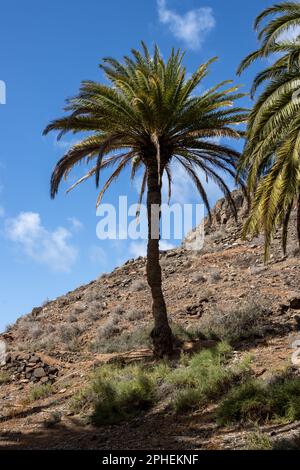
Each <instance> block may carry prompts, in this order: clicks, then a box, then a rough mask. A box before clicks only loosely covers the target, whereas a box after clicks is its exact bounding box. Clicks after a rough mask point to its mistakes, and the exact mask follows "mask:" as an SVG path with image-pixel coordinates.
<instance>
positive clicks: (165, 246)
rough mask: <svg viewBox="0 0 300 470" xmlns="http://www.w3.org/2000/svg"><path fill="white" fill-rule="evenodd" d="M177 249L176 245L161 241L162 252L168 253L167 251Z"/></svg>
mask: <svg viewBox="0 0 300 470" xmlns="http://www.w3.org/2000/svg"><path fill="white" fill-rule="evenodd" d="M173 248H175V245H172V243H169V242H168V241H166V240H160V242H159V249H160V250H162V251H167V250H172V249H173Z"/></svg>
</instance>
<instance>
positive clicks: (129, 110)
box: [44, 43, 247, 357]
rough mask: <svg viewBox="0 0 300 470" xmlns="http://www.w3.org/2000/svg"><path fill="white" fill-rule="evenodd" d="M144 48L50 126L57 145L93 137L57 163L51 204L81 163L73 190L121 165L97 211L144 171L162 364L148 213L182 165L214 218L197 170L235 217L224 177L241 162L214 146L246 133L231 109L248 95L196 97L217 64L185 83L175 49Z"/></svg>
mask: <svg viewBox="0 0 300 470" xmlns="http://www.w3.org/2000/svg"><path fill="white" fill-rule="evenodd" d="M142 48H143V52H142V53H141V52H139V51H137V50H132V57H127V56H126V57H124V62H123V63H121V62H119V61H117V60H115V59H112V58H106V59H104V61H103V63H102V64H101V65H100V67H101V68H102V69H103V70H104V72H105V75H106V78H107V79H108V80H109V81H110V86H109V85H103V84H100V83H95V82H92V81H86V82H83V83H82V85H81V88H80V91H79V94H78V95H77V96H75V97H74V98H72V99H69V100H67V106H66V108H65V110H66V111H67V113H68V115H67V116H65V117H62V118H61V119H56V120H54V121H53V122H51V123H50V124H49V125H48V126H47V127H46V129H45V131H44V134H47V133H48V132H50V131H53V130H54V131H59V136H58V138H60V137H61V136H62V135H63V134H65V133H66V132H73V133H77V132H88V133H89V135H88V136H87V137H85V138H83V139H82V140H81V141H80V142H79V143H77V144H75V145H73V146H72V147H71V148H70V150H69V151H68V152H67V153H66V154H65V155H64V156H63V157H62V158H61V160H59V162H58V163H57V165H56V167H55V169H54V171H53V174H52V179H51V197H52V198H54V197H55V195H56V194H57V191H58V187H59V184H60V182H61V180H62V178H63V177H66V176H67V175H68V174H69V172H70V170H71V169H72V168H73V167H74V166H75V165H76V164H78V163H79V162H83V161H84V162H86V163H88V164H89V163H91V167H90V169H89V171H88V172H87V174H86V175H85V176H84V177H83V178H80V180H79V181H77V182H76V183H75V184H74V185H73V186H72V188H71V189H73V188H74V187H75V186H76V185H77V184H79V183H81V182H83V181H84V180H86V179H88V178H90V177H93V176H95V179H96V185H97V186H98V184H99V175H100V173H101V171H102V170H103V169H105V168H108V167H112V166H113V165H115V166H116V168H115V169H114V171H113V172H112V174H111V176H110V177H109V178H108V180H107V181H106V183H105V184H104V185H103V188H102V190H101V191H100V193H99V196H98V199H97V205H99V204H100V203H101V200H102V197H103V195H104V193H105V191H106V190H107V189H108V188H109V186H110V185H111V183H112V182H113V181H114V180H115V179H116V178H117V177H118V176H119V175H120V173H121V172H122V170H123V169H125V168H126V167H127V166H128V165H131V168H132V169H131V177H132V178H134V177H135V175H136V174H137V172H138V170H139V169H140V170H142V171H143V177H142V185H141V193H140V197H139V202H141V201H142V198H143V195H144V193H145V191H146V190H147V214H148V247H147V281H148V284H149V286H150V289H151V293H152V301H153V302H152V312H153V317H154V328H153V330H152V334H151V336H152V341H153V345H154V351H155V353H156V354H157V355H158V356H160V357H162V356H164V355H169V354H170V353H171V352H172V348H173V336H172V331H171V329H170V326H169V323H168V317H167V309H166V304H165V300H164V295H163V291H162V277H161V267H160V263H159V240H158V239H156V238H155V237H152V233H153V229H154V228H155V227H154V225H156V226H157V225H159V222H158V221H157V219H156V220H155V218H153V217H152V216H151V213H152V208H153V207H154V205H157V206H158V207H160V206H161V201H162V196H161V189H162V179H163V175H164V174H165V175H166V177H167V180H168V183H169V187H171V184H172V169H171V163H174V162H177V163H178V164H180V165H182V166H183V168H184V170H185V171H186V172H187V174H188V175H189V176H190V177H191V179H192V181H193V182H194V184H195V185H196V187H197V189H198V190H199V193H200V195H201V198H202V200H203V202H204V204H205V206H206V208H207V210H208V213H209V214H210V208H209V202H208V198H207V194H206V192H205V189H204V186H203V184H202V182H201V178H200V177H199V171H200V172H203V173H204V174H205V175H206V177H207V178H211V179H212V180H213V181H214V182H216V183H217V184H218V185H219V187H220V188H221V189H222V191H223V192H224V194H225V195H226V196H227V198H228V200H229V201H230V203H231V205H232V208H233V210H234V202H233V200H232V198H231V195H230V190H229V188H228V186H227V184H226V182H225V181H224V179H223V178H222V176H220V174H219V173H220V172H222V173H223V174H224V173H225V174H227V175H229V176H232V177H235V175H236V167H237V161H238V158H239V156H240V155H239V153H238V152H237V151H235V150H233V149H232V148H230V147H228V146H226V145H222V144H221V143H218V142H217V139H219V138H221V137H226V138H234V139H239V138H240V136H241V132H240V131H239V130H238V129H236V128H234V126H235V125H236V124H238V123H241V122H243V121H245V119H246V116H247V114H246V112H245V111H244V110H243V109H242V108H239V107H233V103H234V101H235V100H236V99H238V98H240V97H241V96H243V95H242V94H240V93H236V92H237V88H238V87H235V86H230V87H229V88H227V89H225V90H223V91H221V88H222V87H224V86H225V85H226V84H228V83H231V82H229V81H226V82H222V83H220V84H218V85H216V86H214V87H213V88H211V89H209V90H208V91H206V92H204V93H202V94H201V95H199V96H197V94H196V87H197V86H198V85H199V83H200V82H201V81H202V79H203V78H204V77H205V76H206V75H207V73H208V68H209V65H210V64H211V63H212V62H213V61H214V60H215V59H212V60H210V61H209V62H207V63H206V64H203V65H200V67H199V68H198V69H197V70H196V72H195V73H194V74H193V75H192V76H191V77H190V78H186V70H185V68H184V67H183V65H182V59H183V54H181V52H180V51H177V52H175V51H174V50H173V51H172V53H171V55H170V57H169V59H168V61H167V62H165V61H164V60H163V58H162V56H161V54H160V52H159V50H158V47H157V46H155V51H154V54H153V56H151V55H150V53H149V51H148V49H147V47H146V46H145V44H144V43H142ZM154 231H155V230H154Z"/></svg>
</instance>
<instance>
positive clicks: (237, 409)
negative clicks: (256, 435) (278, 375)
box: [217, 377, 300, 425]
mask: <svg viewBox="0 0 300 470" xmlns="http://www.w3.org/2000/svg"><path fill="white" fill-rule="evenodd" d="M217 419H218V421H219V423H220V424H223V425H226V424H230V423H233V422H241V423H247V422H250V423H252V422H255V423H266V422H269V421H283V422H289V421H295V420H298V419H300V379H299V378H291V377H284V378H283V379H282V380H277V381H275V382H274V383H270V384H265V383H264V382H263V381H253V380H250V381H247V382H246V383H244V384H242V385H240V386H239V387H237V388H234V389H232V390H231V391H230V392H229V394H228V396H227V397H225V399H224V400H223V401H222V402H221V404H220V406H219V408H218V411H217Z"/></svg>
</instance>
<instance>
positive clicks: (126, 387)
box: [71, 365, 155, 426]
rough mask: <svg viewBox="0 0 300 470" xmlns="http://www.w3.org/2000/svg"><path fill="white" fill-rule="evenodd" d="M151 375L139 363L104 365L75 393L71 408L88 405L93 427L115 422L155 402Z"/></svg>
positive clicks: (127, 417) (84, 407)
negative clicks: (134, 364)
mask: <svg viewBox="0 0 300 470" xmlns="http://www.w3.org/2000/svg"><path fill="white" fill-rule="evenodd" d="M154 397H155V387H154V382H153V380H151V377H150V376H149V375H147V374H146V373H145V372H143V370H142V368H140V367H138V366H127V367H125V368H121V367H118V366H111V365H107V366H103V367H101V368H100V369H99V370H98V371H97V372H96V374H95V377H94V379H93V381H92V385H91V386H90V387H89V388H88V389H86V390H84V391H83V392H80V394H79V395H77V396H75V397H74V399H73V400H72V402H71V409H73V411H75V412H78V411H81V410H82V409H87V408H91V412H90V414H89V418H88V420H89V421H90V422H91V423H93V424H94V425H96V426H100V425H103V424H116V423H119V422H121V421H124V420H127V419H129V418H131V417H133V416H135V415H136V414H137V413H139V412H141V411H143V410H145V409H146V408H148V407H149V406H150V405H151V404H152V403H153V401H154Z"/></svg>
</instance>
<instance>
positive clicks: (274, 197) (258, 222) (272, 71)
mask: <svg viewBox="0 0 300 470" xmlns="http://www.w3.org/2000/svg"><path fill="white" fill-rule="evenodd" d="M272 15H275V18H273V16H272ZM270 16H271V17H272V18H271V19H269V17H270ZM266 19H269V21H268V22H267V24H266V25H265V26H264V27H263V28H262V29H261V30H260V32H259V34H258V38H259V40H260V41H261V47H260V49H258V50H257V51H255V52H254V53H252V54H250V55H248V56H247V57H246V58H245V59H244V61H243V62H242V63H241V65H240V67H239V70H238V73H241V72H242V71H243V70H244V69H245V68H247V67H248V66H249V65H250V64H251V63H252V62H253V61H255V60H257V59H258V58H265V57H272V56H273V55H274V54H278V53H279V58H278V57H277V56H275V58H274V63H273V65H271V66H269V67H268V68H266V69H265V70H263V71H262V72H260V73H259V74H258V75H257V76H256V77H255V79H254V82H253V87H252V95H253V96H254V94H255V93H256V91H257V89H258V87H259V86H260V85H262V84H264V85H265V88H264V90H263V91H262V92H261V94H260V96H259V97H258V98H257V100H256V102H255V105H254V107H253V110H252V112H251V113H250V115H249V120H248V128H247V141H246V145H245V149H244V152H243V156H242V158H241V161H240V169H242V170H244V171H245V170H247V171H248V187H249V190H250V192H252V193H254V194H255V195H254V201H253V206H252V210H251V213H250V217H249V219H248V221H247V223H246V224H245V227H244V235H246V234H247V233H250V234H252V235H254V234H256V233H258V232H260V231H261V228H263V230H264V233H265V259H267V258H268V256H269V249H270V244H271V240H272V237H273V235H274V232H275V230H276V228H277V226H278V224H281V225H282V228H283V233H282V246H283V251H284V253H286V246H287V234H288V224H289V220H290V216H291V212H292V209H293V207H294V205H295V204H296V205H297V206H298V216H297V233H298V239H299V243H300V159H299V155H300V154H299V151H300V119H299V111H300V100H299V98H300V92H299V90H300V39H299V36H298V37H296V38H295V39H291V40H282V34H283V33H286V32H287V31H288V32H290V28H292V27H296V26H298V27H299V26H300V4H299V3H298V2H284V3H281V4H278V5H274V6H272V7H270V8H268V9H266V10H264V11H263V12H262V13H261V14H260V15H259V16H258V18H257V19H256V21H255V28H259V27H260V26H261V22H262V21H263V20H266Z"/></svg>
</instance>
